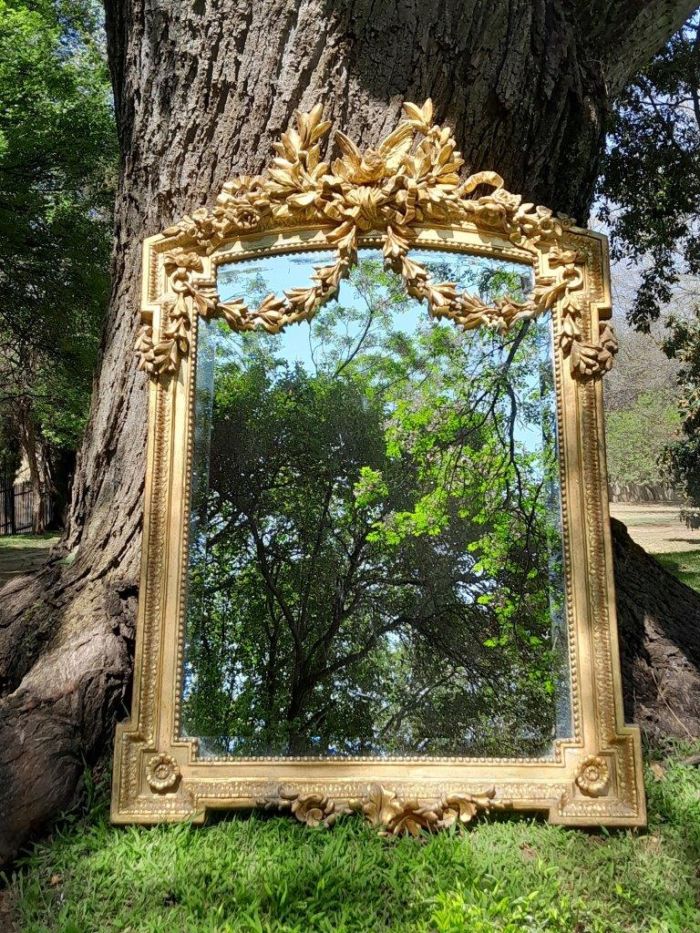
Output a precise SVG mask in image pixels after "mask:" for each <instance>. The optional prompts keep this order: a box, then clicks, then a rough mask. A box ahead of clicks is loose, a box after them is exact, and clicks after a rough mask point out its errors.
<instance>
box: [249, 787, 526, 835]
mask: <svg viewBox="0 0 700 933" xmlns="http://www.w3.org/2000/svg"><path fill="white" fill-rule="evenodd" d="M258 805H259V806H260V807H262V809H264V810H268V811H269V810H272V811H276V812H282V813H284V812H290V813H292V814H293V815H294V816H295V817H296V818H297V819H298V820H299V822H301V823H305V824H306V825H307V826H312V827H315V826H323V827H325V828H327V829H328V828H330V827H331V826H333V824H334V823H335V822H336V820H337V819H338V817H340V816H343V815H345V814H349V813H359V814H360V815H361V816H364V818H365V819H366V820H367V822H368V823H369V824H370V825H371V826H373V827H375V829H378V830H379V832H380V834H381V835H384V836H405V835H409V836H419V835H421V833H422V832H423V831H427V832H434V831H435V830H438V829H449V828H450V827H453V826H454V827H457V828H462V827H464V826H466V824H467V823H470V822H471V821H472V820H473V819H474V817H475V816H477V815H478V814H479V813H488V812H490V811H491V810H503V809H505V808H507V807H510V806H512V802H511V801H510V800H501V799H496V789H495V787H489V788H488V789H487V790H485V791H483V793H479V794H458V795H454V796H449V797H442V798H440V799H435V800H402V799H401V798H400V797H399V796H398V795H397V794H396V793H395V792H394V791H392V790H388V789H387V788H385V787H383V786H382V785H381V784H372V785H371V786H370V787H368V788H367V793H366V795H365V796H364V797H362V798H358V799H353V800H348V801H343V802H336V801H334V800H332V799H331V798H330V797H327V796H324V795H323V794H319V793H313V792H312V793H307V794H303V793H301V792H300V791H298V790H296V789H295V788H294V787H288V786H287V785H281V786H280V787H279V788H278V791H277V796H276V797H271V798H265V799H264V800H259V801H258Z"/></svg>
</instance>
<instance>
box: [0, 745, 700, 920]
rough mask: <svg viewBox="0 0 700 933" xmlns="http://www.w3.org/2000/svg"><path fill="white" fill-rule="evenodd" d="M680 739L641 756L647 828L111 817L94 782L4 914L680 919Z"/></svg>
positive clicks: (696, 820)
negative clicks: (403, 828)
mask: <svg viewBox="0 0 700 933" xmlns="http://www.w3.org/2000/svg"><path fill="white" fill-rule="evenodd" d="M699 750H700V749H698V748H697V747H696V748H695V749H694V751H696V752H697V751H699ZM692 751H693V749H691V748H689V747H687V746H686V747H685V748H681V747H676V749H675V750H674V751H673V752H672V753H669V757H667V758H666V759H665V760H663V761H660V760H658V761H655V762H653V763H652V765H651V766H650V767H649V768H648V770H647V787H648V794H649V811H650V816H649V829H648V831H647V832H635V831H617V832H585V831H581V830H572V829H564V828H562V827H555V826H548V825H547V824H545V823H543V822H540V821H536V820H532V819H514V818H501V819H493V820H492V821H489V822H486V821H485V822H481V823H479V824H477V825H475V826H474V827H473V828H472V829H471V830H470V831H467V832H466V833H464V834H462V835H459V834H450V833H445V834H440V835H435V836H432V837H425V839H423V840H415V839H411V838H408V839H400V840H387V839H382V838H380V837H379V836H377V835H376V834H375V833H374V831H373V830H372V829H371V828H370V827H368V826H366V825H365V824H363V823H362V822H361V821H360V820H359V819H357V818H352V817H350V818H347V819H346V821H345V822H341V823H339V824H338V825H337V826H336V827H335V828H334V829H332V830H330V831H327V830H309V829H306V828H304V827H302V826H301V825H298V824H297V823H295V822H294V821H292V820H291V819H289V818H284V817H272V818H265V817H263V816H257V815H256V816H253V817H252V818H246V817H239V818H226V819H219V820H215V821H212V822H211V823H210V824H209V825H207V826H205V827H192V826H188V825H181V826H163V827H155V828H152V829H147V828H136V827H132V828H126V829H125V828H115V827H111V826H110V825H109V822H108V817H107V812H106V803H105V799H106V797H105V792H104V791H94V790H93V792H92V793H91V794H90V795H89V796H90V798H91V801H90V803H89V805H88V807H87V812H86V813H83V814H82V815H74V816H73V817H70V818H67V819H65V820H64V821H63V822H62V823H61V825H60V826H59V827H57V828H56V830H55V831H54V833H53V837H52V838H51V839H49V840H48V841H44V842H41V843H39V844H37V845H36V846H35V847H34V848H33V849H32V850H31V851H30V852H29V853H28V854H27V855H25V857H24V858H23V859H22V860H21V863H20V865H19V866H18V868H17V870H16V873H15V874H14V876H13V877H12V878H10V879H6V881H7V889H6V891H5V895H4V909H5V911H7V912H9V913H5V914H4V916H6V917H9V916H12V917H13V918H14V923H15V929H17V930H20V931H22V933H39V931H61V933H88V931H90V933H91V931H100V933H102V931H113V930H115V931H116V930H120V931H139V933H141V931H143V933H148V931H153V933H162V931H163V930H168V931H173V933H175V931H178V933H179V931H182V933H203V931H231V933H247V931H251V933H252V931H289V933H291V931H295V933H310V931H328V933H336V931H337V933H343V931H375V930H376V931H379V930H383V931H386V930H396V931H425V933H432V931H438V933H439V931H454V933H458V931H459V933H461V931H469V933H487V931H488V933H490V931H494V930H495V931H508V933H516V931H517V933H520V931H561V933H596V931H600V933H616V931H630V933H632V931H634V933H642V931H655V933H662V931H664V933H693V931H697V930H700V880H699V878H698V870H697V866H698V864H700V769H698V768H697V767H694V766H693V765H692V764H690V763H685V764H684V763H683V760H684V758H685V757H687V756H688V755H689V754H690V753H691V752H692ZM2 917H3V913H2V912H1V911H0V927H2ZM8 923H9V920H8ZM9 928H10V929H12V927H9ZM3 929H4V927H3Z"/></svg>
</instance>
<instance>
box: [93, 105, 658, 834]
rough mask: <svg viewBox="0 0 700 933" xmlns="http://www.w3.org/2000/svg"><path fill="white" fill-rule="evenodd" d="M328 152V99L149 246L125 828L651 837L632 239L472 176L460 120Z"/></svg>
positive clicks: (120, 780)
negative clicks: (638, 567)
mask: <svg viewBox="0 0 700 933" xmlns="http://www.w3.org/2000/svg"><path fill="white" fill-rule="evenodd" d="M329 131H330V124H329V123H328V122H326V121H324V120H323V117H322V112H321V108H320V107H318V106H316V107H314V108H313V109H312V110H310V111H309V112H308V113H299V114H297V115H296V117H295V126H294V127H292V128H290V130H289V131H288V132H286V133H284V134H282V137H281V139H280V141H279V143H277V144H276V146H275V155H274V156H271V160H270V164H269V167H268V168H267V169H266V170H265V172H264V173H263V174H261V175H256V176H239V177H237V178H233V179H231V181H229V182H227V183H226V184H225V185H224V186H223V188H222V190H221V191H220V192H217V193H216V194H215V195H214V196H213V197H212V199H211V200H212V207H211V208H206V207H198V208H197V209H196V210H193V212H192V213H191V214H188V215H186V216H184V217H183V218H182V219H181V220H179V221H176V222H175V223H173V224H172V226H170V227H168V228H167V229H166V230H164V231H163V232H162V233H160V234H157V235H156V236H153V237H149V238H148V239H147V240H146V241H145V243H144V253H143V255H144V268H143V303H142V309H141V315H142V326H141V329H140V331H139V333H138V337H137V342H136V350H137V352H138V355H139V361H140V362H139V365H140V367H141V368H142V369H143V370H144V371H145V373H146V374H147V377H148V384H149V414H148V456H147V463H148V467H147V473H146V477H145V480H146V482H145V509H144V516H145V517H144V529H143V561H142V574H141V582H140V590H139V615H138V620H137V642H136V659H135V674H134V690H133V700H132V708H131V718H130V719H129V720H128V721H127V722H125V723H121V724H119V726H118V727H117V736H116V742H115V765H114V768H115V780H114V784H113V798H112V811H111V812H112V819H113V820H114V821H116V822H120V823H129V822H146V823H152V822H158V821H160V820H188V821H193V822H202V821H203V820H205V819H206V817H207V814H208V813H209V812H210V811H211V810H213V809H215V808H238V809H244V810H249V809H251V808H263V809H265V810H271V811H275V812H277V811H279V812H289V813H290V814H291V815H292V816H294V817H295V818H296V819H297V820H300V821H301V822H303V823H305V824H307V825H309V826H318V825H323V826H326V827H330V826H331V825H332V824H333V823H334V822H335V821H336V820H337V819H338V818H340V817H343V818H344V817H345V816H346V815H350V814H358V815H360V816H361V817H363V818H364V819H366V820H367V821H368V822H369V823H371V824H372V825H373V826H375V827H376V828H377V829H379V830H380V831H382V832H385V833H389V834H402V833H412V834H418V833H420V832H423V831H430V832H432V831H436V830H439V829H443V828H447V827H450V826H455V825H457V826H464V825H466V824H467V823H469V822H470V821H471V820H472V819H473V818H474V817H476V816H477V815H486V814H489V813H491V812H493V811H495V810H505V809H512V810H521V811H530V812H540V813H544V814H546V816H547V818H548V819H549V820H550V821H552V822H557V823H565V824H567V825H603V824H604V825H611V826H639V825H642V824H644V822H645V819H646V814H645V803H644V791H643V783H642V763H641V743H640V736H639V731H638V729H636V727H634V726H630V725H627V724H626V723H625V721H624V711H623V704H622V680H621V673H620V663H619V655H618V648H617V625H616V617H615V590H614V581H613V573H612V547H611V539H610V529H609V515H608V502H607V481H606V468H605V434H604V425H603V405H602V378H603V376H604V375H605V373H606V372H607V371H608V370H609V369H610V367H611V366H612V364H613V359H614V356H615V353H616V351H617V342H616V339H615V335H614V332H613V330H612V328H611V326H610V324H609V318H610V314H611V305H610V284H609V266H608V255H607V245H606V241H605V237H603V236H601V235H600V234H596V233H592V232H591V231H588V230H583V229H581V228H578V227H576V226H575V225H574V223H573V221H572V220H571V219H570V218H565V217H557V216H556V215H554V214H553V212H552V211H551V210H549V209H547V208H546V207H541V206H537V205H535V204H532V203H530V202H529V201H527V200H526V199H524V198H522V197H521V196H520V195H517V194H514V193H512V192H510V191H508V190H507V189H506V188H505V187H504V181H503V179H502V178H501V177H500V176H499V175H497V174H496V173H495V172H493V171H490V170H486V171H477V172H476V173H474V174H472V175H469V176H467V177H464V175H463V174H462V171H461V170H462V168H463V161H462V159H461V157H460V155H459V153H458V152H457V150H456V143H455V139H454V137H453V135H452V133H451V131H450V129H449V128H448V127H445V126H435V125H433V123H432V105H431V103H430V101H426V103H425V104H424V105H423V106H422V107H418V106H416V105H414V104H408V103H407V104H405V105H404V118H403V119H402V120H401V121H400V122H399V124H398V125H397V127H396V129H395V130H394V131H393V132H391V133H390V134H389V135H388V136H387V137H386V138H385V139H384V140H382V141H381V143H379V144H378V145H377V147H376V148H374V149H369V150H366V151H364V152H363V151H361V150H360V149H359V147H357V146H356V145H355V144H354V143H353V142H352V141H351V140H350V139H349V138H348V137H347V136H344V135H343V134H342V133H338V134H336V135H335V136H334V137H333V139H326V137H327V136H328V134H329ZM326 156H327V157H328V159H329V161H324V159H325V158H326Z"/></svg>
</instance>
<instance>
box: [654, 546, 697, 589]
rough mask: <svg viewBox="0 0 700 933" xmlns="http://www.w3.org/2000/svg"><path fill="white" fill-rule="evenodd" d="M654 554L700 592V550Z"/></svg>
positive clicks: (674, 573) (682, 579) (670, 571)
mask: <svg viewBox="0 0 700 933" xmlns="http://www.w3.org/2000/svg"><path fill="white" fill-rule="evenodd" d="M652 556H653V557H655V558H656V560H658V562H659V563H660V564H662V565H663V566H664V567H665V568H666V570H668V571H669V573H672V574H673V575H674V576H675V577H678V579H679V580H680V581H681V582H682V583H685V584H686V585H687V586H692V588H693V589H694V590H698V592H700V550H697V551H676V552H675V553H673V554H654V555H652Z"/></svg>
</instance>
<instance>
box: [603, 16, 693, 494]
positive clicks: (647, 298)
mask: <svg viewBox="0 0 700 933" xmlns="http://www.w3.org/2000/svg"><path fill="white" fill-rule="evenodd" d="M600 193H601V196H602V197H603V198H604V202H603V206H602V209H601V216H602V218H603V219H604V220H605V221H607V222H608V224H609V225H610V231H611V235H612V247H613V248H612V254H613V257H614V258H616V259H622V258H626V259H631V260H632V262H633V263H635V264H637V265H639V266H640V268H641V270H642V281H641V285H640V288H639V290H638V292H637V295H636V299H635V302H634V305H633V307H632V309H631V311H630V313H629V320H630V322H631V323H632V324H633V325H634V326H635V327H637V328H638V329H639V330H641V331H648V330H649V327H650V324H651V322H653V321H655V320H656V319H657V318H659V316H660V315H661V313H662V311H664V312H665V324H666V326H667V328H668V329H667V337H666V340H665V342H664V345H663V349H664V351H665V352H666V354H667V355H668V356H669V357H670V358H671V359H675V360H678V361H679V362H680V364H681V365H680V371H679V375H678V399H679V401H678V407H679V410H680V412H681V416H682V431H681V432H680V433H679V436H678V437H677V438H676V439H675V440H673V441H672V442H671V443H669V444H668V446H667V448H666V450H665V453H664V456H663V466H664V468H665V469H666V470H667V471H668V473H669V478H670V480H671V481H672V482H673V483H674V484H675V485H676V486H677V487H678V488H680V489H683V490H685V493H686V495H687V497H688V499H689V500H690V502H691V503H694V504H695V505H696V506H697V505H700V480H699V479H698V477H700V326H699V325H698V314H700V284H699V283H700V226H699V225H698V216H699V215H700V15H699V14H698V13H697V12H696V13H695V14H693V16H692V17H691V18H690V19H689V20H688V22H687V23H686V24H685V25H684V26H683V28H682V29H681V30H680V31H679V32H678V33H677V34H676V35H675V36H673V38H672V39H671V41H670V42H669V43H668V45H667V46H666V48H665V49H664V50H663V51H662V52H660V53H659V54H658V55H657V56H656V57H655V58H654V59H653V60H652V62H651V63H650V64H649V65H648V66H647V67H646V68H645V69H644V71H643V72H642V73H640V74H639V75H638V76H637V78H636V79H635V80H634V81H633V82H632V83H631V84H630V86H629V87H628V88H627V90H626V92H625V93H624V94H623V96H622V97H621V99H620V100H619V101H618V103H617V107H616V109H615V114H614V118H613V121H612V125H611V127H610V136H609V146H608V151H607V153H606V156H605V158H604V162H603V172H602V175H601V180H600Z"/></svg>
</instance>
